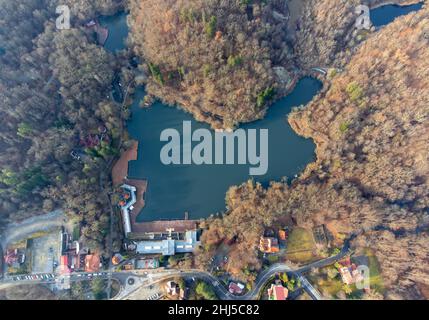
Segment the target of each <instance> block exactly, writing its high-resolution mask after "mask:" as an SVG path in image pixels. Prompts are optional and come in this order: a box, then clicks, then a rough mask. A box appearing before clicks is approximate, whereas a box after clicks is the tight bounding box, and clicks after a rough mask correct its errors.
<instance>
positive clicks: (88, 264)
mask: <svg viewBox="0 0 429 320" xmlns="http://www.w3.org/2000/svg"><path fill="white" fill-rule="evenodd" d="M99 269H100V256H99V255H98V254H88V255H87V256H86V257H85V271H86V272H95V271H98V270H99Z"/></svg>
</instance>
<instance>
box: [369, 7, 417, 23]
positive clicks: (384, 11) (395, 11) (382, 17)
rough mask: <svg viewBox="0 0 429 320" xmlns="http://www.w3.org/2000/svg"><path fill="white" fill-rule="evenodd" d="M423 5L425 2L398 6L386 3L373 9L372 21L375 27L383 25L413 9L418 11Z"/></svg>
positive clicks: (371, 13)
mask: <svg viewBox="0 0 429 320" xmlns="http://www.w3.org/2000/svg"><path fill="white" fill-rule="evenodd" d="M422 7H423V3H417V4H412V5H409V6H398V5H394V4H389V5H385V6H382V7H379V8H376V9H373V10H371V12H370V16H371V22H372V24H373V25H374V26H375V27H382V26H385V25H386V24H389V23H390V22H393V20H395V19H396V18H397V17H400V16H403V15H406V14H408V13H410V12H413V11H418V10H420V9H421V8H422Z"/></svg>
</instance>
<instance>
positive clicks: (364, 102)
mask: <svg viewBox="0 0 429 320" xmlns="http://www.w3.org/2000/svg"><path fill="white" fill-rule="evenodd" d="M428 27H429V8H427V7H426V8H425V9H423V10H421V11H420V12H419V13H416V14H410V15H408V16H406V17H402V18H400V19H397V20H396V21H395V22H394V23H392V24H390V25H389V26H386V27H385V28H383V29H382V30H380V31H378V32H375V33H372V34H371V35H369V36H368V39H367V40H366V41H365V42H363V43H362V44H361V45H359V46H358V47H356V49H355V50H356V52H355V53H354V54H353V55H352V56H351V58H350V62H349V63H348V64H347V65H346V66H345V67H344V70H343V71H339V72H337V74H336V75H331V78H330V79H329V80H327V81H326V82H325V88H324V90H323V92H322V93H320V94H319V95H318V96H317V97H316V98H315V99H314V100H313V101H312V102H311V103H310V104H309V105H307V106H306V107H305V108H304V107H301V108H296V109H295V110H294V112H292V113H291V115H290V116H289V119H288V120H289V123H290V124H291V125H292V127H293V128H294V130H296V131H297V132H298V133H299V134H301V135H303V136H305V137H308V138H312V139H313V140H314V141H315V142H316V144H317V150H316V154H317V160H316V162H315V163H312V164H310V165H309V166H308V167H307V168H306V170H305V172H304V173H303V174H302V175H301V176H300V177H299V178H298V179H295V180H294V181H293V182H292V184H291V185H290V186H288V185H287V184H283V183H273V184H272V185H271V186H270V187H269V188H267V189H264V188H262V186H260V185H258V184H255V183H254V182H252V181H249V182H247V183H245V184H243V185H241V186H238V187H231V189H230V190H229V192H228V195H227V198H226V202H227V207H228V210H227V212H226V214H225V215H224V216H223V218H212V219H213V221H210V222H209V223H208V226H207V228H208V230H207V231H206V232H205V233H204V234H203V242H204V244H205V245H204V247H203V248H202V249H201V251H200V252H199V255H198V256H197V258H196V263H197V264H198V265H199V266H200V267H205V266H206V264H205V261H207V259H208V257H210V256H211V255H212V254H213V252H214V251H215V250H216V248H217V246H218V245H219V244H220V243H222V242H223V241H224V240H225V239H231V238H234V239H235V240H236V241H235V243H234V245H233V251H232V253H231V257H234V259H231V261H236V262H235V264H236V265H234V268H233V269H232V270H233V273H234V275H236V276H237V277H240V278H242V279H244V280H245V281H252V280H253V279H254V276H255V271H258V270H259V268H260V267H261V266H260V263H259V261H258V259H257V256H258V250H257V244H258V236H259V235H260V234H261V232H262V231H263V229H264V228H266V227H270V226H272V225H273V223H274V222H275V221H276V219H279V218H280V217H283V216H285V215H289V216H290V217H291V218H292V219H293V221H294V222H295V223H296V224H297V225H298V226H301V227H306V228H311V227H313V226H317V225H320V224H325V225H326V226H327V228H328V229H329V230H330V232H332V233H333V234H334V235H335V236H336V237H338V238H343V239H344V238H346V237H348V236H349V235H351V234H356V235H357V237H356V239H354V240H353V242H352V246H353V247H354V248H360V247H363V248H364V247H371V248H373V249H374V250H375V255H376V257H377V259H378V260H379V262H380V267H381V271H382V276H383V278H384V281H385V285H386V288H387V291H386V292H385V293H384V296H381V298H383V297H384V298H386V299H399V298H408V299H410V298H415V299H421V298H422V297H423V296H422V290H423V289H422V288H427V287H428V285H429V270H428V268H427V266H428V262H429V261H428V257H429V251H428V248H429V238H428V226H429V224H428V223H429V219H428V211H429V202H428V200H429V194H428V191H429V188H428V187H429V180H428V179H429V167H428V163H429V154H428V152H427V150H428V149H429V145H428V143H429V136H428V133H429V131H428V127H429V109H428V107H427V106H428V105H429V95H428V93H429V92H428V90H427V88H429V82H428V79H429V56H428V55H429V51H428V49H427V48H428V41H429V40H428V39H427V36H425V35H427V34H428V31H429V29H428ZM392 34H394V35H395V37H392V36H391V35H392Z"/></svg>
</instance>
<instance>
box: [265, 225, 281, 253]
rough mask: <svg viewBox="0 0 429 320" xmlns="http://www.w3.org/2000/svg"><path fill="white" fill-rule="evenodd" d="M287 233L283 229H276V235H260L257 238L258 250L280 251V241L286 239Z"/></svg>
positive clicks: (266, 251) (267, 251)
mask: <svg viewBox="0 0 429 320" xmlns="http://www.w3.org/2000/svg"><path fill="white" fill-rule="evenodd" d="M286 238H287V233H286V231H285V230H282V229H280V230H278V232H277V237H275V236H261V238H260V239H259V251H261V252H263V253H278V252H279V251H280V243H281V242H284V241H286Z"/></svg>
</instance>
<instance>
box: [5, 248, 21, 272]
mask: <svg viewBox="0 0 429 320" xmlns="http://www.w3.org/2000/svg"><path fill="white" fill-rule="evenodd" d="M24 261H25V253H24V252H23V251H22V250H19V249H8V250H6V254H5V255H4V262H5V263H6V264H7V265H8V266H10V267H15V268H19V266H20V265H21V264H23V263H24Z"/></svg>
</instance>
